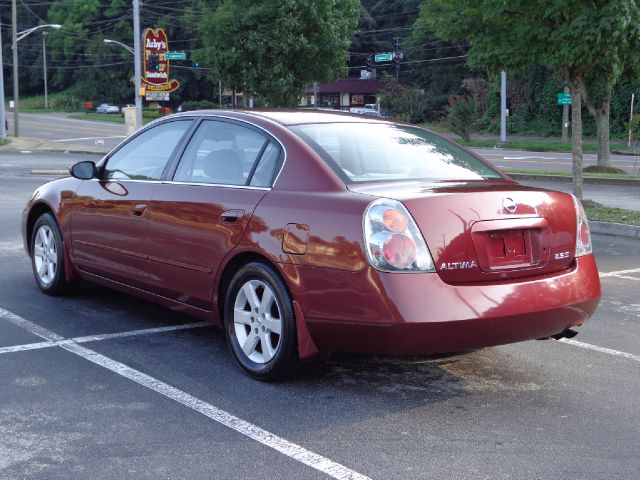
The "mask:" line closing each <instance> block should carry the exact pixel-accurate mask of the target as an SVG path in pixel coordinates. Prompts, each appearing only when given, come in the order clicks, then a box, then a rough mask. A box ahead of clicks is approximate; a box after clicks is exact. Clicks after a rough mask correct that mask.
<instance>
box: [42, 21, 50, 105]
mask: <svg viewBox="0 0 640 480" xmlns="http://www.w3.org/2000/svg"><path fill="white" fill-rule="evenodd" d="M46 39H47V32H42V66H43V68H44V74H43V78H44V109H45V110H48V109H49V102H48V99H47V42H46Z"/></svg>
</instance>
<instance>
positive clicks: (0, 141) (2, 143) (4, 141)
mask: <svg viewBox="0 0 640 480" xmlns="http://www.w3.org/2000/svg"><path fill="white" fill-rule="evenodd" d="M5 145H9V140H0V147H4V146H5Z"/></svg>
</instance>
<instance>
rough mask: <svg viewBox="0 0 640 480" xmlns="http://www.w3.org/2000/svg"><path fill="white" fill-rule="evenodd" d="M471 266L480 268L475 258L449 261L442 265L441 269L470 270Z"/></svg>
mask: <svg viewBox="0 0 640 480" xmlns="http://www.w3.org/2000/svg"><path fill="white" fill-rule="evenodd" d="M470 268H478V264H477V263H476V261H475V260H471V261H470V262H448V263H443V264H442V265H440V270H468V269H470Z"/></svg>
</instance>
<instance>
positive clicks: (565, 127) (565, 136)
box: [557, 87, 572, 143]
mask: <svg viewBox="0 0 640 480" xmlns="http://www.w3.org/2000/svg"><path fill="white" fill-rule="evenodd" d="M557 98H558V105H562V143H569V105H571V103H572V100H571V94H570V93H569V87H564V92H558V95H557Z"/></svg>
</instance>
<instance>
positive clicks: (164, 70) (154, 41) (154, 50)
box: [142, 28, 180, 93]
mask: <svg viewBox="0 0 640 480" xmlns="http://www.w3.org/2000/svg"><path fill="white" fill-rule="evenodd" d="M142 45H143V50H142V56H143V59H142V60H143V62H142V64H143V67H144V68H143V75H142V83H143V84H144V85H145V87H146V90H147V92H166V93H169V92H173V91H175V90H177V89H178V88H179V87H180V82H178V81H177V80H171V79H170V78H169V60H167V59H166V58H165V54H166V53H167V52H168V51H169V41H168V40H167V34H166V33H165V31H164V30H163V29H162V28H158V29H155V30H154V29H153V28H147V29H145V30H144V32H143V33H142Z"/></svg>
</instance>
